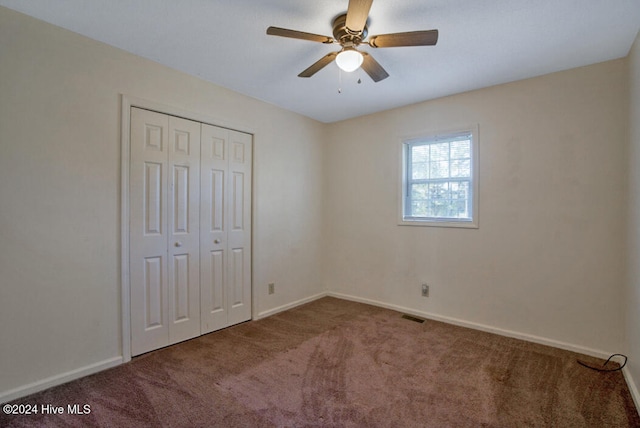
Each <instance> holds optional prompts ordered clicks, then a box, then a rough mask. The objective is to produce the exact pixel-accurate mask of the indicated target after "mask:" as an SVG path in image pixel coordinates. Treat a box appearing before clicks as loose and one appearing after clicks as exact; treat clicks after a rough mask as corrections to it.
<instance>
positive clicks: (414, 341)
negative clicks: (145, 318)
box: [0, 298, 640, 427]
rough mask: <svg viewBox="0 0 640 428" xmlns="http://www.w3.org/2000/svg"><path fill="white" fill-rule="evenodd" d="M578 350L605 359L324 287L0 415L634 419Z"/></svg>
mask: <svg viewBox="0 0 640 428" xmlns="http://www.w3.org/2000/svg"><path fill="white" fill-rule="evenodd" d="M576 358H581V359H583V360H585V361H589V362H591V363H595V364H598V363H599V364H602V363H603V361H599V360H596V359H593V358H589V357H584V356H579V355H577V354H574V353H571V352H567V351H563V350H558V349H554V348H550V347H546V346H542V345H536V344H532V343H528V342H524V341H520V340H515V339H509V338H505V337H500V336H496V335H492V334H488V333H483V332H478V331H475V330H470V329H466V328H461V327H455V326H451V325H448V324H444V323H440V322H435V321H429V320H427V321H426V322H424V323H422V324H420V323H416V322H414V321H410V320H406V319H403V318H402V317H401V314H399V313H397V312H394V311H390V310H386V309H381V308H376V307H373V306H369V305H363V304H359V303H354V302H348V301H344V300H339V299H334V298H324V299H321V300H318V301H315V302H313V303H310V304H307V305H304V306H301V307H298V308H296V309H293V310H290V311H287V312H284V313H281V314H278V315H274V316H272V317H270V318H267V319H264V320H261V321H257V322H248V323H245V324H241V325H238V326H235V327H231V328H228V329H225V330H222V331H219V332H216V333H212V334H209V335H206V336H202V337H200V338H197V339H194V340H190V341H188V342H184V343H182V344H179V345H175V346H171V347H168V348H165V349H162V350H158V351H155V352H152V353H149V354H146V355H143V356H141V357H138V358H134V359H133V360H132V361H131V362H130V363H128V364H124V365H122V366H119V367H116V368H114V369H111V370H107V371H104V372H102V373H98V374H96V375H93V376H88V377H85V378H83V379H79V380H76V381H73V382H70V383H68V384H65V385H61V386H58V387H55V388H51V389H49V390H47V391H43V392H41V393H38V394H34V395H31V396H29V397H26V398H24V399H21V400H18V401H16V402H14V403H25V404H37V405H38V406H41V405H43V404H52V405H54V406H63V407H65V414H63V415H42V414H39V415H32V416H7V415H4V414H0V426H3V427H23V426H29V427H33V426H51V427H91V426H102V427H145V426H150V427H212V426H216V427H218V426H219V427H303V426H305V427H325V426H331V427H528V426H531V427H628V426H634V427H637V426H640V417H639V416H638V413H637V411H636V409H635V407H634V405H633V401H632V398H631V396H630V393H629V391H628V389H627V386H626V384H625V381H624V379H623V376H622V374H621V373H620V372H619V371H618V372H612V373H600V372H595V371H592V370H589V369H587V368H584V367H582V366H580V365H578V364H577V363H576ZM68 404H82V405H83V404H88V405H90V413H89V414H86V415H69V414H66V407H67V405H68Z"/></svg>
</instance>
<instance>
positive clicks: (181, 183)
mask: <svg viewBox="0 0 640 428" xmlns="http://www.w3.org/2000/svg"><path fill="white" fill-rule="evenodd" d="M169 170H170V182H169V210H168V224H169V240H168V253H169V259H170V260H171V262H170V263H169V264H168V274H169V295H170V305H169V320H170V324H169V343H176V342H180V341H183V340H187V339H191V338H193V337H196V336H198V335H200V267H199V265H200V260H199V259H200V256H199V255H200V245H199V241H200V233H199V231H200V212H199V199H200V123H199V122H194V121H191V120H186V119H181V118H177V117H173V116H170V117H169Z"/></svg>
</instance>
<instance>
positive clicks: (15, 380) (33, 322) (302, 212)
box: [0, 7, 325, 401]
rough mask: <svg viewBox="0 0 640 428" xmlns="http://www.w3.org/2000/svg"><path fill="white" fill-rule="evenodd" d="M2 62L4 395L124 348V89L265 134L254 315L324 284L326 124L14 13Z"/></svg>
mask: <svg viewBox="0 0 640 428" xmlns="http://www.w3.org/2000/svg"><path fill="white" fill-rule="evenodd" d="M0 61H1V63H2V65H1V66H0V201H2V202H0V207H1V208H0V242H1V243H2V245H1V246H0V343H1V345H0V346H1V349H0V398H2V397H3V395H5V396H6V393H7V392H8V391H12V390H14V389H15V388H23V387H24V386H26V385H28V384H30V383H32V382H42V381H43V380H46V379H47V378H49V377H57V376H61V375H64V374H65V373H66V374H69V373H70V372H73V371H74V370H78V369H83V368H87V367H90V366H91V365H95V364H97V365H100V364H103V363H105V362H109V361H113V359H114V358H115V359H117V358H118V357H119V356H121V340H122V339H121V313H120V301H121V300H120V299H121V297H120V266H119V258H120V255H119V254H120V241H119V236H120V224H119V216H120V191H119V189H120V187H119V186H120V94H127V95H130V96H135V97H139V98H144V99H149V100H152V101H155V102H159V103H163V104H167V105H171V106H173V107H176V108H178V109H183V110H187V111H192V112H195V113H197V114H200V115H204V116H207V117H212V118H214V119H216V120H219V121H220V123H222V124H234V125H237V128H240V129H241V130H248V131H251V132H254V133H255V155H254V159H255V175H254V178H255V184H254V191H255V205H254V213H255V216H254V266H253V267H254V287H255V290H254V292H255V293H256V296H257V297H256V301H257V307H256V308H254V311H255V312H257V313H263V312H265V311H269V310H272V309H274V308H277V307H280V306H281V305H285V304H289V303H291V302H295V301H297V300H299V299H304V298H308V297H310V296H313V295H315V294H317V293H320V292H321V291H322V283H321V271H320V263H319V259H320V250H321V248H320V241H321V217H320V216H321V208H320V204H321V202H322V201H321V198H319V197H318V195H321V194H322V180H321V176H322V156H323V151H322V148H321V145H322V142H323V141H324V138H325V137H324V135H325V131H324V127H323V125H322V124H320V123H318V122H315V121H313V120H310V119H307V118H304V117H302V116H299V115H297V114H293V113H290V112H287V111H284V110H282V109H279V108H276V107H274V106H272V105H269V104H266V103H263V102H260V101H256V100H254V99H251V98H248V97H245V96H242V95H239V94H237V93H233V92H231V91H228V90H226V89H223V88H221V87H217V86H214V85H212V84H209V83H206V82H204V81H202V80H199V79H197V78H194V77H190V76H187V75H185V74H182V73H179V72H177V71H174V70H171V69H168V68H166V67H163V66H160V65H158V64H156V63H154V62H151V61H147V60H144V59H141V58H139V57H136V56H133V55H130V54H127V53H125V52H123V51H120V50H117V49H114V48H111V47H109V46H106V45H103V44H101V43H97V42H95V41H92V40H89V39H87V38H84V37H81V36H78V35H76V34H74V33H71V32H69V31H65V30H62V29H59V28H56V27H53V26H51V25H48V24H45V23H42V22H40V21H37V20H34V19H31V18H28V17H25V16H24V15H21V14H18V13H15V12H13V11H10V10H8V9H5V8H2V7H0ZM273 281H275V282H276V294H274V295H270V296H269V295H267V293H266V291H267V286H266V284H267V283H268V282H273ZM0 401H1V400H0Z"/></svg>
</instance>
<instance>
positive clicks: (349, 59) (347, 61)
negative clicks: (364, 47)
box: [336, 48, 364, 73]
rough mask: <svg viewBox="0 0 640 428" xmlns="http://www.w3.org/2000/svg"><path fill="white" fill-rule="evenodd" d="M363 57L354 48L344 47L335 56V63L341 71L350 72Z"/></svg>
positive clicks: (355, 68) (359, 63)
mask: <svg viewBox="0 0 640 428" xmlns="http://www.w3.org/2000/svg"><path fill="white" fill-rule="evenodd" d="M363 60H364V57H363V56H362V54H361V53H360V52H358V51H357V50H355V49H354V48H344V49H343V50H342V51H340V53H338V56H337V57H336V64H338V67H340V69H341V70H342V71H346V72H347V73H351V72H352V71H355V70H357V69H358V68H360V66H361V65H362V61H363Z"/></svg>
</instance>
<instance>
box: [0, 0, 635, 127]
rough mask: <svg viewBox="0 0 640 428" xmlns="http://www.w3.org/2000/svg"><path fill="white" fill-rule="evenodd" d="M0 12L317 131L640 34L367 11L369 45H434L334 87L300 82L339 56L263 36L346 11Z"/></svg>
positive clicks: (335, 4)
mask: <svg viewBox="0 0 640 428" xmlns="http://www.w3.org/2000/svg"><path fill="white" fill-rule="evenodd" d="M0 5H3V6H6V7H9V8H11V9H14V10H17V11H19V12H22V13H25V14H27V15H31V16H33V17H36V18H39V19H41V20H44V21H47V22H50V23H52V24H55V25H58V26H61V27H64V28H67V29H69V30H72V31H75V32H77V33H80V34H83V35H85V36H88V37H90V38H92V39H96V40H99V41H102V42H104V43H107V44H109V45H112V46H116V47H118V48H121V49H124V50H126V51H129V52H132V53H134V54H136V55H139V56H142V57H145V58H148V59H151V60H154V61H157V62H159V63H161V64H165V65H167V66H169V67H172V68H175V69H178V70H181V71H184V72H186V73H189V74H191V75H194V76H198V77H200V78H202V79H205V80H208V81H210V82H213V83H215V84H218V85H221V86H224V87H226V88H229V89H232V90H234V91H237V92H240V93H243V94H246V95H249V96H251V97H254V98H258V99H260V100H263V101H266V102H268V103H272V104H275V105H277V106H280V107H283V108H285V109H288V110H292V111H295V112H298V113H300V114H303V115H305V116H308V117H311V118H314V119H317V120H319V121H322V122H334V121H338V120H342V119H347V118H351V117H355V116H360V115H364V114H368V113H373V112H377V111H381V110H387V109H390V108H394V107H399V106H403V105H408V104H413V103H416V102H420V101H425V100H429V99H433V98H438V97H442V96H445V95H451V94H455V93H460V92H464V91H468V90H472V89H477V88H482V87H487V86H491V85H496V84H500V83H506V82H510V81H515V80H520V79H524V78H528V77H534V76H539V75H543V74H547V73H551V72H555V71H560V70H565V69H569V68H574V67H579V66H583V65H588V64H594V63H597V62H602V61H607V60H610V59H615V58H620V57H624V56H626V55H627V54H628V52H629V49H630V47H631V45H632V43H633V41H634V39H635V37H636V35H637V33H638V30H639V28H640V0H536V1H533V0H402V1H401V0H374V2H373V6H372V8H371V13H370V15H369V19H370V21H369V34H370V35H376V34H386V33H392V32H403V31H415V30H430V29H434V28H437V29H438V30H439V32H440V37H439V40H438V44H437V45H436V46H430V47H401V48H385V49H382V48H380V49H373V48H370V47H368V46H361V48H362V50H367V51H369V52H371V53H372V54H373V55H374V56H375V58H376V59H377V60H378V62H379V63H380V64H381V65H382V66H383V67H384V68H385V69H386V70H387V72H388V73H389V74H390V77H389V78H387V79H386V80H383V81H381V82H379V83H373V81H372V80H371V79H370V78H369V77H368V76H367V75H366V74H365V73H364V72H363V71H362V70H357V71H356V72H354V73H349V74H348V73H344V72H343V73H342V76H341V79H342V83H340V73H339V71H338V68H337V66H336V65H335V63H332V64H330V65H329V66H327V67H326V68H324V69H323V70H321V71H320V72H318V73H317V74H316V75H315V76H313V77H311V78H308V79H303V78H299V77H297V75H298V73H300V72H301V71H302V70H304V69H305V68H307V67H308V66H309V65H311V64H312V63H314V62H315V61H316V60H318V59H320V57H322V56H324V55H326V54H327V53H328V52H331V51H337V50H338V48H339V46H338V45H324V44H321V43H314V42H309V41H304V40H294V39H288V38H282V37H275V36H267V35H266V33H265V32H266V29H267V27H268V26H270V25H273V26H278V27H285V28H290V29H294V30H300V31H306V32H310V33H316V34H323V35H328V36H331V22H332V19H333V18H334V17H335V16H336V15H338V14H340V13H343V12H345V11H346V9H347V5H348V0H316V1H309V0H235V1H231V0H180V1H175V0H108V1H105V0H56V1H51V0H0ZM358 79H361V80H362V83H361V84H357V80H358ZM338 88H341V89H342V92H341V93H338Z"/></svg>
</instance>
